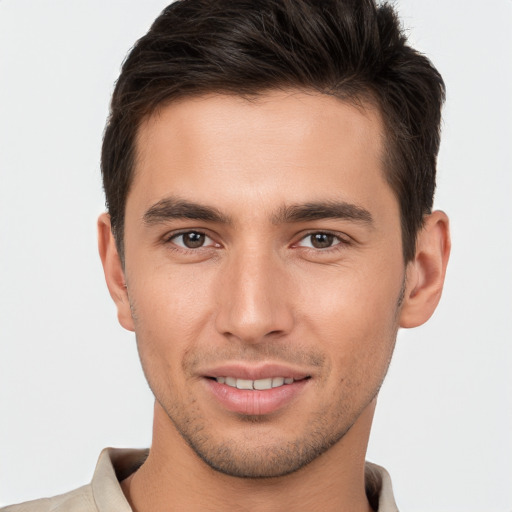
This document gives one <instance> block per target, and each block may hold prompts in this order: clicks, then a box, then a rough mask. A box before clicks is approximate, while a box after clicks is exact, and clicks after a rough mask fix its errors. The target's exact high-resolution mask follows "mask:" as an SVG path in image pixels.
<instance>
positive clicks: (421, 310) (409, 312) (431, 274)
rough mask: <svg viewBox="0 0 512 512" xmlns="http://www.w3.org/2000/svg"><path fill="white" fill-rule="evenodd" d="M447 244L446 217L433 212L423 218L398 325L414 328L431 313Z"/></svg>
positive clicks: (443, 270)
mask: <svg viewBox="0 0 512 512" xmlns="http://www.w3.org/2000/svg"><path fill="white" fill-rule="evenodd" d="M450 247H451V243H450V230H449V222H448V217H447V216H446V214H445V213H444V212H441V211H435V212H433V213H432V214H430V215H428V216H427V217H426V219H425V224H424V226H423V229H422V230H421V231H420V233H419V234H418V238H417V241H416V255H415V257H414V260H413V261H411V262H409V263H408V265H407V270H406V289H405V295H404V300H403V303H402V309H401V312H400V327H417V326H419V325H421V324H423V323H425V322H426V321H427V320H428V319H429V318H430V317H431V316H432V314H433V313H434V310H435V309H436V307H437V304H438V303H439V299H440V298H441V292H442V291H443V284H444V277H445V273H446V266H447V264H448V258H449V256H450Z"/></svg>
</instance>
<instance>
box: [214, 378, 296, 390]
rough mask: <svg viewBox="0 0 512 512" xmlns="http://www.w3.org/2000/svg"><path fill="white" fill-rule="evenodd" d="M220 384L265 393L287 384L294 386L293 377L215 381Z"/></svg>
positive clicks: (220, 379)
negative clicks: (267, 390)
mask: <svg viewBox="0 0 512 512" xmlns="http://www.w3.org/2000/svg"><path fill="white" fill-rule="evenodd" d="M215 380H216V381H217V382H218V383H219V384H226V385H228V386H231V387H232V388H238V389H256V390H259V391H264V390H266V389H272V388H278V387H280V386H284V385H285V384H292V383H293V382H294V380H293V378H292V377H286V378H285V377H272V378H268V379H258V380H249V379H236V378H235V377H217V378H216V379H215Z"/></svg>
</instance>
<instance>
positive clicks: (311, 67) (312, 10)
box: [101, 0, 445, 262]
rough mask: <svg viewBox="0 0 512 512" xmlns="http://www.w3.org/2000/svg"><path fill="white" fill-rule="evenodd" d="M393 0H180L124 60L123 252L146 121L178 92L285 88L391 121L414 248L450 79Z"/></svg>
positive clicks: (408, 255) (113, 203) (117, 214)
mask: <svg viewBox="0 0 512 512" xmlns="http://www.w3.org/2000/svg"><path fill="white" fill-rule="evenodd" d="M406 43H407V41H406V37H405V35H404V33H403V31H402V30H401V28H400V24H399V21H398V18H397V15H396V13H395V12H394V10H393V8H392V7H391V6H390V5H388V4H383V5H376V4H375V2H374V1H373V0H322V1H319V0H178V1H176V2H174V3H173V4H171V5H169V6H168V7H167V8H166V9H164V11H163V12H162V13H161V15H160V16H159V17H158V18H157V19H156V20H155V22H154V23H153V25H152V26H151V28H150V30H149V32H148V33H147V34H146V35H145V36H144V37H142V38H141V39H139V41H137V43H136V44H135V46H134V47H133V48H132V50H131V51H130V53H129V55H128V57H127V58H126V60H125V62H124V63H123V67H122V71H121V74H120V76H119V79H118V81H117V83H116V87H115V90H114V93H113V96H112V104H111V112H110V116H109V119H108V123H107V126H106V128H105V134H104V139H103V148H102V156H101V169H102V175H103V184H104V189H105V195H106V204H107V209H108V212H109V213H110V216H111V222H112V231H113V233H114V236H115V237H116V243H117V247H118V249H119V253H120V255H121V258H123V230H124V214H125V205H126V197H127V194H128V191H129V188H130V184H131V181H132V177H133V170H134V169H133V168H134V162H135V154H136V148H135V142H136V135H137V131H138V127H139V126H140V123H141V121H142V120H143V119H144V118H146V117H147V116H148V115H150V114H151V113H152V112H154V111H155V109H156V108H157V107H158V106H160V105H162V104H163V103H167V102H169V101H172V100H174V99H177V98H183V97H186V96H196V95H200V94H205V93H211V92H221V93H230V94H237V95H244V96H245V95H254V94H260V93H262V92H265V91H268V90H270V89H280V88H287V89H288V88H291V87H295V88H301V89H310V90H311V89H312V90H315V91H320V92H322V93H325V94H330V95H334V96H336V97H339V98H341V99H344V100H353V101H360V100H361V99H372V100H373V101H375V102H376V103H377V105H378V106H379V108H380V111H381V114H382V117H383V120H384V128H385V133H384V135H385V145H386V155H385V168H386V178H387V180H388V183H389V184H390V186H391V188H392V189H393V191H394V193H395V195H396V197H397V200H398V202H399V205H400V214H401V225H402V240H403V255H404V260H405V261H406V262H407V261H409V260H411V259H412V258H413V257H414V254H415V245H416V234H417V232H418V231H419V229H421V227H422V225H423V219H424V216H425V215H426V214H428V213H430V211H431V209H432V203H433V195H434V189H435V176H436V160H437V153H438V151H439V142H440V122H441V107H442V104H443V101H444V96H445V88H444V83H443V80H442V78H441V75H440V74H439V73H438V71H437V70H436V69H435V68H434V67H433V65H432V64H431V62H430V61H429V60H428V59H427V58H426V57H425V56H424V55H422V54H420V53H418V52H417V51H415V50H414V49H412V48H411V47H410V46H408V45H407V44H406Z"/></svg>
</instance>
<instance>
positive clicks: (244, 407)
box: [203, 364, 311, 416]
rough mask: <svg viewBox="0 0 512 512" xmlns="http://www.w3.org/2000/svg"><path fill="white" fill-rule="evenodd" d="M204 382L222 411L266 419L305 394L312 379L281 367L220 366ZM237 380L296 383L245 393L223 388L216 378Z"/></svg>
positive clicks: (302, 372) (294, 370)
mask: <svg viewBox="0 0 512 512" xmlns="http://www.w3.org/2000/svg"><path fill="white" fill-rule="evenodd" d="M203 375H204V378H203V380H204V382H205V385H206V387H207V390H208V391H209V393H210V395H211V396H212V397H213V398H214V400H215V402H216V403H217V404H218V405H219V406H220V407H221V408H223V409H226V410H228V411H230V412H235V413H238V414H242V415H247V416H264V415H268V414H272V413H274V412H277V411H279V410H280V409H283V408H285V407H286V406H288V405H290V404H291V403H292V402H294V401H295V400H296V399H297V397H298V396H299V395H300V394H301V393H303V392H304V390H305V388H306V387H307V385H308V383H309V382H310V380H311V379H309V378H308V377H310V375H309V374H308V373H305V372H304V371H302V370H297V369H293V368H290V367H288V366H284V365H280V364H265V365H259V366H247V365H243V364H228V365H223V366H217V367H215V368H212V369H210V370H207V371H206V372H204V373H203ZM226 376H229V377H236V378H239V379H248V380H259V379H268V378H270V377H285V378H293V379H295V380H294V382H293V383H291V384H285V385H283V386H280V387H277V388H272V389H265V390H253V391H250V390H244V389H237V388H234V387H231V386H228V385H226V384H220V383H219V382H217V381H216V380H215V378H217V377H226Z"/></svg>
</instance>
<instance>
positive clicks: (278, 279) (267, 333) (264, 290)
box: [216, 250, 294, 343]
mask: <svg viewBox="0 0 512 512" xmlns="http://www.w3.org/2000/svg"><path fill="white" fill-rule="evenodd" d="M241 252H242V253H244V254H239V255H233V256H232V258H230V260H229V262H227V263H226V268H224V272H223V279H222V282H221V283H220V287H219V294H218V311H217V316H216V328H217V330H218V332H219V333H221V334H223V335H224V336H226V337H228V338H236V339H238V340H239V341H242V342H245V343H259V342H262V341H265V340H268V339H269V338H270V337H280V336H283V335H285V334H288V333H289V332H290V331H291V329H292V327H293V321H294V317H293V304H292V302H293V300H292V299H293V295H292V290H291V286H290V284H291V283H290V280H289V279H288V278H287V275H286V270H285V268H284V263H283V262H282V261H281V260H280V258H279V257H278V256H276V255H275V254H272V253H271V251H267V252H265V251H263V250H259V251H256V250H252V251H251V250H248V251H241Z"/></svg>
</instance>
